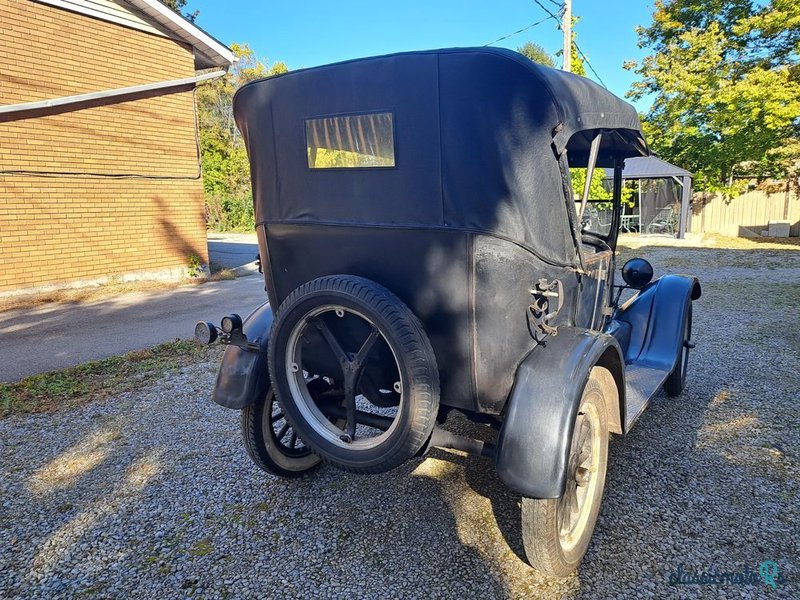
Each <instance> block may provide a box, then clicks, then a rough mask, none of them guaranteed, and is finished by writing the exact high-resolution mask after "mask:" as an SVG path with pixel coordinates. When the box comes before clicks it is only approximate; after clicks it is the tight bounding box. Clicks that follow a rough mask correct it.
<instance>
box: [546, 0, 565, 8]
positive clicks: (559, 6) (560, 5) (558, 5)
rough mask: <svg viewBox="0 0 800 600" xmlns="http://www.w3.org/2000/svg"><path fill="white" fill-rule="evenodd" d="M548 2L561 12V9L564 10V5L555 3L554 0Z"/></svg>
mask: <svg viewBox="0 0 800 600" xmlns="http://www.w3.org/2000/svg"><path fill="white" fill-rule="evenodd" d="M549 2H550V3H551V4H554V5H555V6H557V7H558V9H559V10H561V9H562V8H564V5H563V4H561V3H560V2H556V0H549Z"/></svg>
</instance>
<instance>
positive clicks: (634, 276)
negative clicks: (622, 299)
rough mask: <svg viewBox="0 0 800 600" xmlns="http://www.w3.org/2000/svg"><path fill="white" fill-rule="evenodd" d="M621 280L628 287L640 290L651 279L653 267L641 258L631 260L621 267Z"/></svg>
mask: <svg viewBox="0 0 800 600" xmlns="http://www.w3.org/2000/svg"><path fill="white" fill-rule="evenodd" d="M622 278H623V279H624V280H625V283H627V284H628V285H629V286H630V287H632V288H634V289H637V290H640V289H642V288H643V287H644V286H646V285H647V284H648V283H650V281H651V280H652V279H653V265H651V264H650V263H649V262H647V261H646V260H645V259H643V258H632V259H630V260H629V261H628V262H626V263H625V264H624V265H623V267H622Z"/></svg>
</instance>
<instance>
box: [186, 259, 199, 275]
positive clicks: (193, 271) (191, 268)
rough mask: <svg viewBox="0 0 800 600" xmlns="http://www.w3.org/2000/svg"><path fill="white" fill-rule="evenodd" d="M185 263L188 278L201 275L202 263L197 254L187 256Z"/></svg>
mask: <svg viewBox="0 0 800 600" xmlns="http://www.w3.org/2000/svg"><path fill="white" fill-rule="evenodd" d="M186 262H187V269H186V270H187V271H188V273H189V277H200V276H201V275H202V274H203V263H201V262H200V257H199V256H197V254H192V255H190V256H189V259H188V260H187V261H186Z"/></svg>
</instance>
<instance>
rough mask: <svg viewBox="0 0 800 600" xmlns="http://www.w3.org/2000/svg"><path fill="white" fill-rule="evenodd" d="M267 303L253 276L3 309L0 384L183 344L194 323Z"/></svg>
mask: <svg viewBox="0 0 800 600" xmlns="http://www.w3.org/2000/svg"><path fill="white" fill-rule="evenodd" d="M209 245H210V244H209ZM253 254H255V252H254V253H253ZM251 258H252V255H251ZM266 299H267V295H266V293H265V292H264V280H263V278H262V277H261V276H255V277H242V278H239V279H235V280H231V281H217V282H209V283H204V284H201V285H187V286H184V287H179V288H174V289H170V290H166V291H160V292H140V293H133V294H125V295H123V296H118V297H115V298H108V299H105V300H97V301H95V302H87V303H82V304H66V305H65V304H57V305H54V304H50V305H43V306H41V307H34V308H29V309H19V310H13V311H8V312H2V313H0V381H17V380H18V379H20V378H22V377H26V376H28V375H34V374H36V373H43V372H46V371H52V370H55V369H62V368H64V367H69V366H73V365H77V364H81V363H84V362H86V361H89V360H96V359H99V358H104V357H107V356H113V355H116V354H123V353H125V352H130V351H131V350H140V349H143V348H149V347H151V346H155V345H156V344H160V343H163V342H167V341H170V340H174V339H176V338H187V339H188V338H191V337H192V336H193V335H194V325H195V323H196V322H197V321H199V320H209V321H213V322H215V323H219V320H220V318H221V317H223V316H224V315H226V314H228V313H232V312H235V313H239V314H240V315H241V316H242V317H245V316H246V315H247V314H249V313H250V311H251V310H253V309H254V308H255V307H257V306H258V305H260V304H261V303H262V302H264V301H266Z"/></svg>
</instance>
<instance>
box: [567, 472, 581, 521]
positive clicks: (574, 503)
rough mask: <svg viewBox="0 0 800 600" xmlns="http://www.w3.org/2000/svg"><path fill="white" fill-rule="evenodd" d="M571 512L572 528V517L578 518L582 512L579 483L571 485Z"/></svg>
mask: <svg viewBox="0 0 800 600" xmlns="http://www.w3.org/2000/svg"><path fill="white" fill-rule="evenodd" d="M569 512H570V528H572V517H573V516H577V514H578V513H579V512H580V510H579V508H578V487H577V482H573V483H572V484H571V485H570V495H569Z"/></svg>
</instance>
